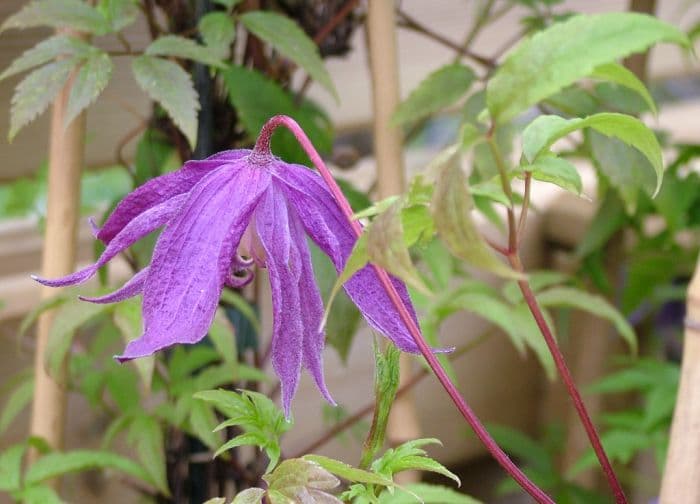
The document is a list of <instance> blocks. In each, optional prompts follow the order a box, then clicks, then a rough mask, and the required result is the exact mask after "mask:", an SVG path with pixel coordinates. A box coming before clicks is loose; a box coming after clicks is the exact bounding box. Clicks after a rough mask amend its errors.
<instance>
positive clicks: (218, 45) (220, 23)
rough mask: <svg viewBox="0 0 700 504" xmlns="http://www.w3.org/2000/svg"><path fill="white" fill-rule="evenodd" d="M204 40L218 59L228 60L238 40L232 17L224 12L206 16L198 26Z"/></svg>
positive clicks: (211, 13)
mask: <svg viewBox="0 0 700 504" xmlns="http://www.w3.org/2000/svg"><path fill="white" fill-rule="evenodd" d="M198 29H199V33H200V34H201V35H202V40H203V41H204V43H205V44H206V45H207V47H209V48H210V49H211V50H212V51H213V52H214V54H215V55H216V57H217V58H219V59H224V58H228V56H229V53H230V49H231V44H233V41H234V39H235V38H236V27H235V25H234V24H233V20H232V19H231V16H229V15H228V14H226V13H224V12H210V13H209V14H205V15H204V16H203V17H202V18H201V19H200V20H199V24H198Z"/></svg>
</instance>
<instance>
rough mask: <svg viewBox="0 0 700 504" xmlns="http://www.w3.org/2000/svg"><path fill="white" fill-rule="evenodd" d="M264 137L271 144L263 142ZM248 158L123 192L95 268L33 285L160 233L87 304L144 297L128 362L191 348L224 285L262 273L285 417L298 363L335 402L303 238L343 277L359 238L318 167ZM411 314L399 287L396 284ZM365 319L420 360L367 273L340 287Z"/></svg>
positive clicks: (237, 153)
mask: <svg viewBox="0 0 700 504" xmlns="http://www.w3.org/2000/svg"><path fill="white" fill-rule="evenodd" d="M268 140H269V139H268ZM263 144H265V147H264V148H262V149H260V148H256V149H255V150H232V151H226V152H221V153H219V154H216V155H214V156H211V157H209V158H207V159H204V160H200V161H188V162H186V163H185V164H184V166H182V168H180V169H179V170H177V171H175V172H172V173H168V174H166V175H163V176H160V177H157V178H155V179H153V180H151V181H149V182H148V183H146V184H144V185H143V186H141V187H139V188H138V189H136V190H135V191H133V192H132V193H130V194H129V195H127V196H126V197H125V198H124V199H123V200H122V201H121V202H120V203H119V205H118V206H117V207H116V208H115V210H114V211H113V212H112V214H111V215H110V216H109V218H108V219H107V221H106V222H105V224H104V226H103V227H102V228H101V229H99V230H98V229H95V234H96V237H97V238H99V239H100V240H102V241H103V242H104V243H105V244H106V249H105V251H104V252H103V253H102V255H101V256H100V258H99V259H98V261H97V262H96V263H94V264H92V265H90V266H88V267H87V268H85V269H82V270H80V271H77V272H76V273H73V274H72V275H68V276H66V277H63V278H59V279H55V280H48V279H43V278H37V277H34V278H35V279H36V280H37V281H39V282H40V283H42V284H44V285H48V286H52V287H61V286H65V285H74V284H79V283H82V282H85V281H86V280H88V279H89V278H91V277H92V276H93V275H94V274H95V273H96V272H97V270H98V269H99V268H100V267H101V266H103V265H105V264H106V263H107V262H108V261H109V260H110V259H112V258H113V257H115V256H116V255H117V254H119V253H120V252H121V251H123V250H125V249H126V248H127V247H129V246H131V245H132V244H133V243H134V242H136V241H137V240H139V239H140V238H142V237H144V236H146V235H147V234H149V233H151V232H152V231H154V230H156V229H158V228H160V227H164V230H163V232H162V234H161V235H160V237H159V238H158V242H157V244H156V247H155V249H154V251H153V257H152V259H151V264H150V266H149V267H147V268H144V269H143V270H141V271H140V272H138V273H136V274H135V275H134V276H133V278H131V279H130V280H129V281H128V282H127V283H126V284H125V285H124V286H123V287H122V288H120V289H119V290H117V291H115V292H113V293H111V294H108V295H106V296H102V297H98V298H81V299H84V300H85V301H91V302H93V303H111V302H116V301H121V300H123V299H127V298H129V297H132V296H135V295H138V294H141V293H143V320H144V332H143V335H142V336H141V337H139V338H137V339H136V340H133V341H131V342H130V343H129V344H128V345H127V347H126V349H125V350H124V353H123V354H122V355H120V356H118V357H117V359H118V360H119V361H127V360H130V359H134V358H137V357H143V356H146V355H151V354H153V353H154V352H157V351H158V350H162V349H164V348H167V347H169V346H172V345H174V344H177V343H196V342H198V341H199V340H201V339H202V338H203V337H204V336H205V335H206V334H207V331H208V329H209V326H210V325H211V323H212V320H213V318H214V313H215V311H216V308H217V304H218V301H219V297H220V294H221V290H222V288H223V286H225V285H227V286H230V287H242V286H243V285H245V284H246V283H248V282H250V280H251V279H252V271H251V267H252V266H253V264H257V265H258V266H261V267H266V268H267V270H268V272H269V277H270V283H271V287H272V304H273V317H274V318H273V340H272V364H273V367H274V370H275V372H276V373H277V375H278V376H279V378H280V381H281V384H282V404H283V407H284V411H285V414H286V415H287V416H289V412H290V405H291V401H292V398H293V396H294V394H295V392H296V389H297V386H298V383H299V377H300V374H301V369H302V367H304V368H306V369H307V370H308V371H309V373H310V374H311V375H312V377H313V379H314V380H315V382H316V385H317V386H318V389H319V390H320V392H321V394H322V395H323V396H324V397H325V398H326V399H327V400H328V401H329V402H331V403H333V399H332V398H331V395H330V393H329V392H328V390H327V388H326V385H325V382H324V377H323V362H322V356H321V352H322V350H323V347H324V341H325V336H324V334H323V331H322V329H321V328H320V325H321V319H322V316H323V304H322V300H321V295H320V293H319V290H318V287H317V285H316V283H315V280H314V273H313V269H312V265H311V257H310V254H309V248H308V244H307V240H306V237H307V236H309V237H310V238H311V239H312V240H313V241H314V242H315V243H316V244H317V245H318V246H319V247H320V248H321V250H323V252H325V253H326V254H327V255H328V256H329V257H330V259H331V260H332V262H333V264H334V265H335V268H336V270H338V271H339V272H340V271H342V270H343V268H344V266H345V262H346V260H347V258H348V256H349V255H350V252H351V250H352V248H353V245H354V244H355V242H356V240H357V237H356V235H355V234H354V232H353V229H352V226H351V224H350V223H349V222H348V220H347V218H346V217H345V215H344V214H343V212H342V211H341V207H340V206H339V203H338V202H337V201H336V199H335V198H334V196H333V195H332V193H331V192H330V191H329V189H328V188H327V187H326V185H325V184H324V182H323V180H322V178H321V177H320V176H319V174H318V173H317V172H315V171H312V170H310V169H308V168H306V167H304V166H299V165H293V164H289V163H286V162H284V161H282V160H280V159H279V158H276V157H274V156H272V155H271V154H270V152H269V147H268V146H269V142H267V143H265V142H263ZM391 281H392V283H393V284H394V287H395V288H396V290H397V292H398V293H399V296H400V298H401V300H402V301H403V303H404V305H405V307H407V309H408V311H409V313H410V316H411V318H412V319H413V321H414V322H416V324H417V320H416V315H415V312H414V310H413V307H412V306H411V302H410V300H409V297H408V293H407V291H406V287H405V286H404V285H403V283H401V282H400V281H398V280H396V279H392V280H391ZM344 288H345V291H346V292H347V294H348V295H349V297H350V298H351V299H352V300H353V301H354V302H355V304H356V305H357V306H358V308H359V309H360V311H361V312H362V314H363V315H364V317H365V318H366V319H367V321H368V323H369V324H370V325H371V326H372V327H373V328H374V329H376V330H377V331H379V332H380V333H382V334H383V335H384V336H386V337H388V338H389V339H391V340H392V341H393V342H394V343H395V344H396V346H397V347H399V348H400V349H401V350H404V351H407V352H412V353H418V352H419V349H418V347H417V346H416V343H415V342H414V340H413V339H412V337H411V335H410V334H409V332H408V330H407V329H406V325H405V323H404V321H403V320H402V319H401V318H400V316H399V313H398V311H397V310H396V308H395V307H394V305H393V304H392V302H391V301H390V299H389V296H388V295H387V293H386V291H385V290H384V289H383V288H382V286H381V284H380V282H379V279H378V277H377V273H376V272H375V271H373V270H372V269H371V267H370V266H366V267H365V268H363V269H362V270H360V271H358V272H357V273H356V274H355V275H354V276H353V277H352V278H350V279H349V280H348V281H347V282H346V283H345V285H344Z"/></svg>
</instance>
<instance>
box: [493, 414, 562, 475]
mask: <svg viewBox="0 0 700 504" xmlns="http://www.w3.org/2000/svg"><path fill="white" fill-rule="evenodd" d="M488 431H489V434H491V435H492V436H493V438H494V440H495V441H496V442H497V443H498V444H499V446H500V447H501V448H503V449H504V450H505V451H506V453H508V455H510V456H511V457H517V458H518V459H520V460H522V461H524V462H527V463H528V464H529V465H531V466H532V467H534V468H536V469H537V470H539V471H554V467H552V461H551V456H550V454H549V453H548V452H547V449H546V447H545V446H543V444H542V443H541V442H539V441H536V440H534V439H532V438H530V437H528V436H526V435H525V434H523V433H522V432H520V431H519V430H517V429H514V428H512V427H508V426H505V425H489V426H488Z"/></svg>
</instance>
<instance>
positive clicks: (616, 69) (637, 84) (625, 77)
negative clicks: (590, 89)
mask: <svg viewBox="0 0 700 504" xmlns="http://www.w3.org/2000/svg"><path fill="white" fill-rule="evenodd" d="M590 76H591V77H592V78H594V79H600V80H604V81H607V82H613V83H615V84H619V85H620V86H624V87H626V88H628V89H631V90H632V91H634V92H635V93H637V94H638V95H639V96H640V97H641V98H642V99H643V100H644V103H646V104H647V107H649V110H651V111H652V112H653V113H654V115H656V114H657V112H658V111H657V110H656V103H655V102H654V98H652V97H651V94H649V90H648V89H647V87H646V86H645V85H644V83H643V82H642V81H641V80H639V78H638V77H637V76H636V75H634V73H633V72H632V71H630V70H628V69H627V68H625V67H624V66H622V65H620V64H619V63H607V64H605V65H600V66H599V67H596V68H595V69H594V70H593V72H591V75H590Z"/></svg>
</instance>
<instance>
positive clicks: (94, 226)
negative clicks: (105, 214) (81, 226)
mask: <svg viewBox="0 0 700 504" xmlns="http://www.w3.org/2000/svg"><path fill="white" fill-rule="evenodd" d="M88 224H90V231H92V236H94V237H95V238H97V237H98V235H99V234H100V227H99V226H98V225H97V221H96V220H95V218H94V217H88Z"/></svg>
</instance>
